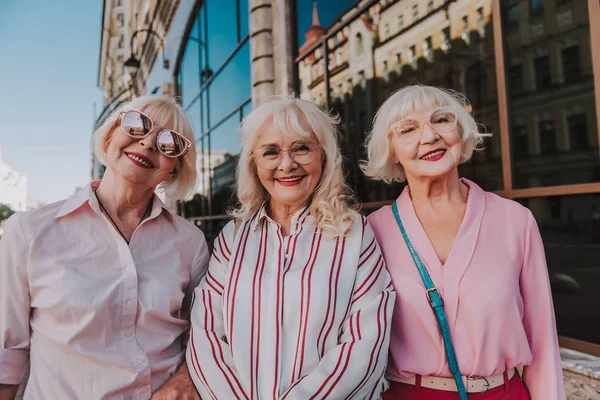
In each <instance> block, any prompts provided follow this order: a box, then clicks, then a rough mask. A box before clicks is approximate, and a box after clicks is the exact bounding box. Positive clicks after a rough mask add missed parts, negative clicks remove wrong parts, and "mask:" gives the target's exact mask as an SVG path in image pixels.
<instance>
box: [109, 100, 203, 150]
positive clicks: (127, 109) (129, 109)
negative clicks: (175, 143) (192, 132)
mask: <svg viewBox="0 0 600 400" xmlns="http://www.w3.org/2000/svg"><path fill="white" fill-rule="evenodd" d="M132 111H134V112H137V113H140V114H141V115H143V116H144V117H146V118H148V121H150V129H149V130H148V133H146V134H145V135H141V136H132V135H131V134H130V133H129V132H127V130H126V129H125V127H124V126H123V116H124V115H125V114H127V113H129V112H132ZM116 122H117V123H118V124H119V126H120V127H121V129H122V130H123V132H125V134H126V135H127V136H129V137H130V138H133V139H138V140H140V139H144V138H146V137H148V136H150V135H151V134H152V131H153V130H154V128H159V129H160V130H159V131H158V134H157V135H156V141H157V144H156V149H157V150H158V151H159V152H160V154H162V155H163V156H165V157H167V158H179V157H183V156H185V155H186V154H187V153H188V152H189V151H190V148H191V147H192V142H191V141H190V140H189V139H188V138H186V137H185V136H183V135H182V134H181V133H179V132H177V131H175V130H173V129H167V128H164V127H161V126H158V125H156V124H155V123H154V121H153V120H152V118H150V116H149V115H148V114H145V113H143V112H142V111H140V110H136V109H135V108H132V107H127V106H126V107H124V108H123V110H121V112H120V113H119V116H118V117H117V121H116ZM165 131H169V132H172V133H175V134H177V135H179V136H180V137H181V138H182V139H183V141H184V143H185V148H184V149H183V151H182V152H181V154H179V155H176V156H169V155H167V154H165V153H163V152H162V151H160V148H159V146H158V137H159V136H160V134H161V133H163V132H165Z"/></svg>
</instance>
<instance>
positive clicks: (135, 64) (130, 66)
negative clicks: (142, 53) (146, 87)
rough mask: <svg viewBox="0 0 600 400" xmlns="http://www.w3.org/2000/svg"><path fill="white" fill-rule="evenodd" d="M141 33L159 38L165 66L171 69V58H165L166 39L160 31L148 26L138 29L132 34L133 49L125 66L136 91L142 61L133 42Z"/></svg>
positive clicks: (130, 85)
mask: <svg viewBox="0 0 600 400" xmlns="http://www.w3.org/2000/svg"><path fill="white" fill-rule="evenodd" d="M140 33H148V34H152V35H154V36H156V37H157V38H158V40H159V41H160V45H161V47H162V58H163V68H165V69H169V60H167V59H166V58H165V49H164V39H163V38H162V36H160V35H159V34H158V33H156V32H154V31H153V30H152V29H148V28H147V29H138V30H137V31H135V32H133V35H131V41H130V43H129V48H130V49H131V55H130V56H129V58H128V59H127V61H125V64H124V65H123V66H124V67H125V71H126V72H127V74H128V75H129V76H130V78H131V80H130V81H129V87H130V88H132V89H133V90H134V91H135V84H134V82H135V79H136V77H137V73H138V71H139V69H140V66H141V62H140V60H138V59H137V58H136V57H135V50H134V47H133V42H134V40H135V38H136V37H137V35H138V34H140Z"/></svg>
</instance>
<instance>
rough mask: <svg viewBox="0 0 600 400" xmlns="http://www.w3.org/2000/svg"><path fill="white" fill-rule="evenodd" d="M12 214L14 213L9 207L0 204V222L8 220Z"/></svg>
mask: <svg viewBox="0 0 600 400" xmlns="http://www.w3.org/2000/svg"><path fill="white" fill-rule="evenodd" d="M14 213H15V212H14V211H13V209H12V208H10V206H7V205H6V204H2V203H0V221H4V220H5V219H8V217H10V216H11V215H13V214H14Z"/></svg>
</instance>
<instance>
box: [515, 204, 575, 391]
mask: <svg viewBox="0 0 600 400" xmlns="http://www.w3.org/2000/svg"><path fill="white" fill-rule="evenodd" d="M527 226H528V227H527V239H526V244H525V258H524V263H523V267H522V270H521V280H520V285H521V294H522V296H523V304H524V311H525V313H524V318H523V323H524V326H525V331H526V333H527V339H528V341H529V345H530V348H531V352H532V354H533V361H532V362H531V364H530V365H528V366H526V367H525V369H524V373H523V378H524V381H525V384H526V386H527V388H528V389H529V393H530V395H531V398H532V399H544V400H558V399H560V400H563V399H566V394H565V387H564V381H563V375H562V367H561V362H560V352H559V349H558V337H557V333H556V321H555V319H554V307H553V305H552V293H551V291H550V280H549V278H548V268H547V266H546V257H545V255H544V246H543V243H542V238H541V236H540V232H539V229H538V226H537V224H536V222H535V219H534V217H533V215H532V214H531V213H529V220H528V224H527Z"/></svg>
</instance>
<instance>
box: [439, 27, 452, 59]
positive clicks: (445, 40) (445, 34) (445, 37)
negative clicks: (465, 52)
mask: <svg viewBox="0 0 600 400" xmlns="http://www.w3.org/2000/svg"><path fill="white" fill-rule="evenodd" d="M440 42H441V46H440V47H441V48H442V51H443V52H444V53H447V52H448V50H450V48H451V47H452V45H451V44H450V27H446V28H444V29H442V37H441V40H440Z"/></svg>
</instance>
